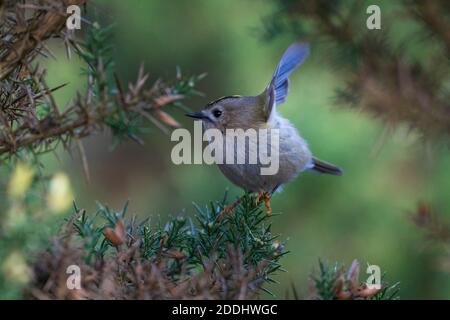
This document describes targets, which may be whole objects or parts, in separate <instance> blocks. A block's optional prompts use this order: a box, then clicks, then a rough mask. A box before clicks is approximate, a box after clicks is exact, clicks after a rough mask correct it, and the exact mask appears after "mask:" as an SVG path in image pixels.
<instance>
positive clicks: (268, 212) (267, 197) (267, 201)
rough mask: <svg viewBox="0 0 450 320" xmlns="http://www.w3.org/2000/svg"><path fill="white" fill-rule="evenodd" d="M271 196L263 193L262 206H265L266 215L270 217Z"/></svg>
mask: <svg viewBox="0 0 450 320" xmlns="http://www.w3.org/2000/svg"><path fill="white" fill-rule="evenodd" d="M271 197H272V194H270V193H268V192H265V193H264V199H263V200H264V205H265V206H266V214H267V215H268V216H270V215H271V214H272V207H271V206H270V198H271Z"/></svg>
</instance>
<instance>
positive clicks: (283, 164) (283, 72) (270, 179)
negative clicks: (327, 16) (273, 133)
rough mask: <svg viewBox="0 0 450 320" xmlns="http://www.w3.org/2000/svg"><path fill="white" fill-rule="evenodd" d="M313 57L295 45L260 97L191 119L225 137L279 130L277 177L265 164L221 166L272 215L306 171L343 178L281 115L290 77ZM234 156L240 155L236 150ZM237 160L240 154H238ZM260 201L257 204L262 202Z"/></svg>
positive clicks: (212, 106) (216, 104)
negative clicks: (229, 132)
mask: <svg viewBox="0 0 450 320" xmlns="http://www.w3.org/2000/svg"><path fill="white" fill-rule="evenodd" d="M308 55H309V46H308V45H307V44H304V43H294V44H292V45H291V46H289V48H288V49H287V50H286V51H285V53H284V54H283V56H282V58H281V60H280V62H279V64H278V66H277V68H276V70H275V72H274V74H273V76H272V79H271V80H270V82H269V84H268V85H267V87H266V88H265V90H264V91H263V92H262V93H261V94H259V95H257V96H226V97H222V98H220V99H217V100H215V101H212V102H210V103H208V104H207V105H206V107H205V108H204V109H203V110H202V111H200V112H192V113H188V114H187V116H190V117H193V118H196V119H200V120H202V122H203V127H204V128H205V129H208V128H216V129H219V130H220V131H221V132H223V133H225V130H226V129H239V128H240V129H244V130H246V129H249V128H252V129H255V130H258V129H261V128H266V129H268V130H272V129H274V128H276V129H278V132H279V147H278V148H279V151H278V152H279V170H278V172H277V173H276V174H273V175H261V171H260V167H261V166H262V165H261V163H257V164H237V163H233V164H226V163H224V164H218V166H219V168H220V170H221V171H222V173H223V174H224V175H225V176H226V177H227V178H228V179H229V180H230V181H231V182H233V183H234V184H235V185H237V186H239V187H241V188H243V189H244V190H246V191H248V192H256V193H258V196H257V199H258V200H259V199H260V198H261V197H262V198H263V199H264V200H265V201H266V206H267V209H268V212H270V205H269V202H268V201H269V199H270V197H271V195H272V194H273V193H274V192H275V191H276V190H277V189H279V188H280V187H281V186H282V185H284V184H285V183H287V182H289V181H290V180H292V179H294V178H295V177H297V175H298V174H299V173H300V172H302V171H305V170H312V171H316V172H320V173H325V174H331V175H341V174H342V171H341V169H339V168H338V167H336V166H334V165H332V164H329V163H327V162H324V161H321V160H319V159H317V158H315V157H314V156H313V155H312V153H311V151H310V149H309V147H308V144H307V142H306V141H305V140H304V139H303V138H302V137H301V136H300V135H299V133H298V131H297V129H296V128H295V127H294V126H293V125H292V123H291V122H290V121H289V120H288V119H286V118H284V117H282V116H281V115H280V114H279V113H278V112H277V106H278V105H280V104H282V103H283V102H284V101H285V100H286V98H287V95H288V87H289V79H288V77H289V74H290V73H291V72H292V71H293V70H295V69H296V68H297V67H298V66H300V65H301V64H302V63H303V61H304V60H305V59H306V57H307V56H308ZM234 152H239V150H238V149H235V150H234ZM235 156H236V154H235ZM258 200H257V201H258Z"/></svg>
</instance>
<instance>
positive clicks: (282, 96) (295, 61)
mask: <svg viewBox="0 0 450 320" xmlns="http://www.w3.org/2000/svg"><path fill="white" fill-rule="evenodd" d="M308 55H309V45H308V44H306V43H294V44H292V45H290V46H289V48H287V49H286V51H285V52H284V54H283V56H282V57H281V60H280V62H279V63H278V66H277V68H276V70H275V72H274V74H273V76H272V79H271V81H270V83H269V85H268V86H267V88H266V90H265V93H266V95H267V97H269V101H268V102H270V103H268V105H269V107H268V110H267V112H268V116H269V115H270V113H271V111H272V109H273V107H274V106H276V105H279V104H282V103H283V102H284V101H285V100H286V97H287V95H288V88H289V79H288V77H289V75H290V73H291V72H292V71H294V69H295V68H297V67H298V66H300V65H301V64H302V63H303V62H304V61H305V59H306V58H307V57H308Z"/></svg>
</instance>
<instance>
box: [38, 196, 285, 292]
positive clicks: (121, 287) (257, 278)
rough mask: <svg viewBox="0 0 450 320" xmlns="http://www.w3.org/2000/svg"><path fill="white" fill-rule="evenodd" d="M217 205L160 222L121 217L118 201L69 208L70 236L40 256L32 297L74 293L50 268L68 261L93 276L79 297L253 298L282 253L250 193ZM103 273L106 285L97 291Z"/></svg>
mask: <svg viewBox="0 0 450 320" xmlns="http://www.w3.org/2000/svg"><path fill="white" fill-rule="evenodd" d="M224 206H225V202H212V203H210V205H208V206H204V207H199V206H196V210H197V214H196V215H195V220H196V221H194V220H193V219H189V218H186V217H184V216H178V217H174V218H171V219H169V221H168V222H167V223H165V224H163V223H162V222H161V221H160V220H158V221H157V222H155V223H153V222H152V221H151V219H146V220H144V221H142V222H137V220H136V219H135V218H130V219H127V218H126V207H127V206H126V205H125V207H124V208H123V209H122V210H120V211H118V212H116V211H113V210H111V209H109V208H108V207H106V206H103V205H99V209H98V211H97V212H96V213H95V214H94V215H87V214H86V212H85V211H84V210H81V209H78V208H75V211H76V213H75V216H74V217H73V218H72V219H70V221H69V222H68V229H69V230H74V231H75V232H76V234H77V236H76V237H74V235H73V232H72V231H69V233H68V234H65V235H64V237H62V238H61V240H58V241H57V245H56V246H54V248H53V249H51V250H50V251H48V252H47V253H45V254H43V255H41V257H42V258H40V259H39V260H38V262H37V263H36V265H35V273H36V282H35V283H34V286H35V289H34V290H33V291H32V292H34V293H33V295H34V296H35V297H37V298H42V297H44V296H48V297H52V298H80V297H74V296H71V295H72V294H73V293H71V292H70V290H66V289H64V288H65V287H66V285H65V281H64V282H63V283H60V282H59V281H58V280H57V279H58V277H57V275H54V274H53V272H60V271H61V270H64V267H65V266H66V264H68V263H69V264H74V263H76V264H79V265H80V266H81V268H82V270H83V271H82V272H83V274H84V275H86V274H95V276H94V279H90V280H89V276H85V277H84V278H83V288H86V289H85V290H84V291H83V294H82V295H83V296H82V297H84V298H99V297H101V298H132V297H134V298H136V297H138V298H146V299H154V298H221V299H225V298H229V299H231V298H232V299H238V298H239V299H243V298H256V297H258V296H259V295H260V290H265V291H267V289H266V288H264V287H263V285H264V283H266V282H274V280H273V278H272V277H273V276H274V275H275V274H276V272H277V271H278V270H280V269H281V265H280V264H279V259H280V258H281V257H282V256H283V255H284V254H286V251H285V249H284V246H283V245H282V244H281V243H280V242H279V241H277V240H276V236H274V235H273V234H271V232H270V222H269V219H270V217H269V216H267V215H266V214H265V213H264V212H263V210H262V209H261V208H260V205H257V204H255V199H254V198H253V197H251V196H249V195H245V196H244V198H243V201H242V203H241V204H240V205H239V206H238V207H237V208H236V211H235V212H234V213H232V214H224V213H223V209H224ZM72 227H73V229H72ZM63 239H66V240H63ZM77 239H78V240H81V244H82V246H79V245H77V243H79V241H76V240H77ZM58 248H59V249H58ZM69 257H70V258H69ZM49 264H51V265H52V266H51V267H50V266H48V265H49ZM44 265H45V266H46V267H43V266H44ZM111 266H117V267H118V268H115V267H111ZM52 270H54V271H52ZM145 270H147V271H148V272H144V271H145ZM155 277H156V279H155ZM55 279H56V280H55ZM106 279H110V281H112V282H113V283H112V284H111V285H112V286H113V287H114V290H111V291H108V292H104V291H103V290H102V285H101V284H102V283H103V282H104V281H106ZM155 286H156V287H155Z"/></svg>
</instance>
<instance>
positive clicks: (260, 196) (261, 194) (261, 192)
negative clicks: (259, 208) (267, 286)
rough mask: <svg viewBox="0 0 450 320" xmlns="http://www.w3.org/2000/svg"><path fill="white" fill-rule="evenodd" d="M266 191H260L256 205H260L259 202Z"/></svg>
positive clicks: (256, 198)
mask: <svg viewBox="0 0 450 320" xmlns="http://www.w3.org/2000/svg"><path fill="white" fill-rule="evenodd" d="M265 193H266V192H265V191H260V192H259V193H258V194H257V195H256V197H255V204H258V203H259V201H261V199H262V198H263V197H264V194H265Z"/></svg>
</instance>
